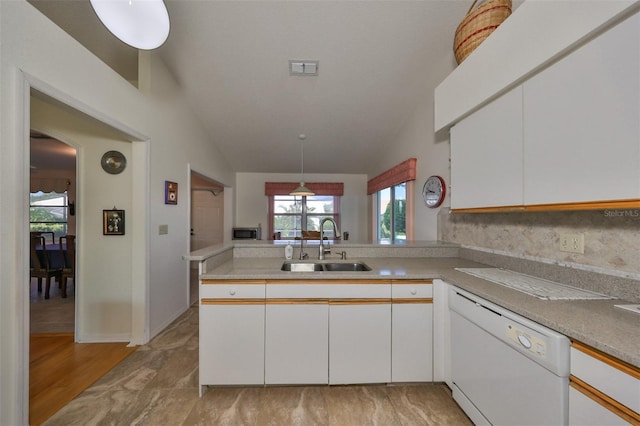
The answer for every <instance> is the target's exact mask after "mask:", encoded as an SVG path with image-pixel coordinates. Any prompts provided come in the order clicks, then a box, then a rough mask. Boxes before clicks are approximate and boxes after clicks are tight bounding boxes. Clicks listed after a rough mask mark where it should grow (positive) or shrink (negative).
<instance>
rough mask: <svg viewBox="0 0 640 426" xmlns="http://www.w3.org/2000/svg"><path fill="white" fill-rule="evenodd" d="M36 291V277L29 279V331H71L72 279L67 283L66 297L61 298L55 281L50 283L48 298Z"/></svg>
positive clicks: (73, 305)
mask: <svg viewBox="0 0 640 426" xmlns="http://www.w3.org/2000/svg"><path fill="white" fill-rule="evenodd" d="M44 286H45V284H44V280H43V283H42V292H38V280H37V278H32V279H31V286H30V289H29V309H30V320H29V324H30V329H31V330H30V331H31V333H73V332H74V328H75V314H76V313H75V287H74V283H73V280H69V284H67V297H66V298H64V299H63V298H62V296H61V295H60V289H59V288H58V283H57V281H56V282H54V283H53V284H52V285H51V293H50V295H49V296H50V297H49V299H45V298H44Z"/></svg>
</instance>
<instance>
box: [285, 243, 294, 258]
mask: <svg viewBox="0 0 640 426" xmlns="http://www.w3.org/2000/svg"><path fill="white" fill-rule="evenodd" d="M284 258H285V259H287V260H291V259H293V246H292V245H291V243H287V246H286V247H285V248H284Z"/></svg>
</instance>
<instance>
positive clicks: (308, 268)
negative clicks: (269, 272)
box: [280, 262, 324, 272]
mask: <svg viewBox="0 0 640 426" xmlns="http://www.w3.org/2000/svg"><path fill="white" fill-rule="evenodd" d="M280 270H282V271H291V272H314V271H315V272H319V271H324V268H323V267H322V263H291V262H284V263H283V264H282V268H280Z"/></svg>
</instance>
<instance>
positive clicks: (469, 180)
mask: <svg viewBox="0 0 640 426" xmlns="http://www.w3.org/2000/svg"><path fill="white" fill-rule="evenodd" d="M639 202H640V14H636V15H634V16H631V17H629V18H627V19H626V20H624V21H622V22H620V23H619V24H617V25H616V26H614V27H613V28H611V29H609V30H608V31H606V32H604V33H602V34H600V35H599V36H598V37H596V38H594V39H593V40H589V41H588V42H587V43H585V44H584V45H583V46H581V47H579V48H577V49H576V50H574V51H573V52H571V53H570V54H569V55H567V56H565V57H564V58H562V59H561V60H559V61H557V62H555V63H553V64H552V65H550V66H549V67H547V68H545V69H544V70H542V71H541V72H539V73H538V74H536V75H534V76H533V77H531V78H530V79H528V80H526V81H525V82H524V83H523V84H522V85H520V86H518V87H516V88H515V89H512V90H511V91H510V92H507V93H506V94H505V95H503V96H501V97H499V98H497V99H496V100H494V101H492V102H491V103H489V104H487V105H486V106H484V107H482V108H481V109H479V110H478V111H476V112H474V113H473V114H471V115H469V116H468V117H466V118H465V119H463V120H461V121H460V122H459V123H458V124H456V125H455V126H454V127H452V128H451V207H452V208H453V209H471V208H495V207H508V208H513V207H514V206H522V207H521V208H524V209H541V208H542V209H547V208H548V209H562V208H603V207H604V206H607V205H608V206H614V205H615V206H617V207H622V206H625V207H635V206H636V205H638V203H639ZM605 203H608V204H605Z"/></svg>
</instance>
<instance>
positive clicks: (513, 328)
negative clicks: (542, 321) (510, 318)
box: [507, 323, 547, 358]
mask: <svg viewBox="0 0 640 426" xmlns="http://www.w3.org/2000/svg"><path fill="white" fill-rule="evenodd" d="M507 339H509V340H511V341H512V342H514V343H515V344H516V346H519V347H520V348H521V349H524V350H526V351H528V352H530V353H531V354H533V355H536V356H539V357H541V358H544V357H545V356H546V355H547V343H546V342H545V341H544V340H543V339H541V338H540V337H538V336H536V335H535V334H534V333H531V332H530V331H529V330H526V329H525V328H521V327H518V325H516V324H513V323H511V324H507Z"/></svg>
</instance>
